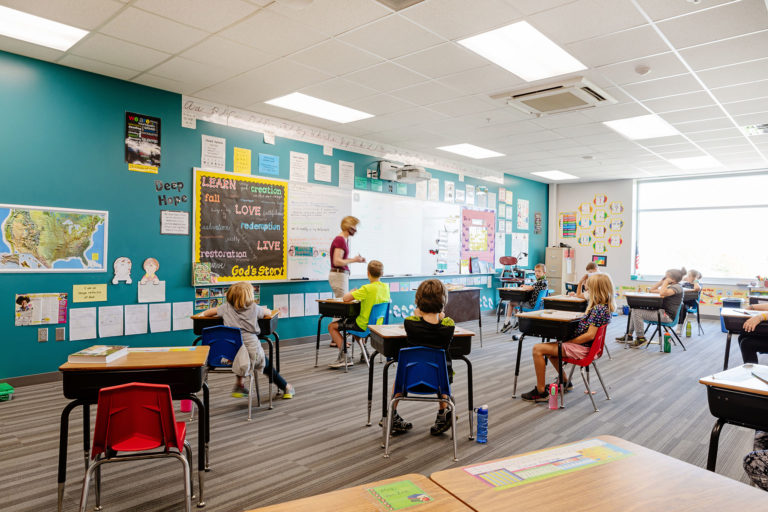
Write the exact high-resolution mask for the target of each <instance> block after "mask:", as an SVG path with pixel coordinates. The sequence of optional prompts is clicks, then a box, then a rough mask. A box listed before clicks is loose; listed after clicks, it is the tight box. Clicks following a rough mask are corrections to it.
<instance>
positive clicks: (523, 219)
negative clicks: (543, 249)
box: [517, 199, 528, 230]
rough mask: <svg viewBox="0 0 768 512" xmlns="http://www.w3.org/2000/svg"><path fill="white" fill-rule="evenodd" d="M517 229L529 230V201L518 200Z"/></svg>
mask: <svg viewBox="0 0 768 512" xmlns="http://www.w3.org/2000/svg"><path fill="white" fill-rule="evenodd" d="M517 229H524V230H527V229H528V200H527V199H518V200H517Z"/></svg>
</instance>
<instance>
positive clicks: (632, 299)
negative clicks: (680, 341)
mask: <svg viewBox="0 0 768 512" xmlns="http://www.w3.org/2000/svg"><path fill="white" fill-rule="evenodd" d="M625 297H626V299H627V305H628V306H629V307H630V309H647V310H649V311H656V317H657V320H658V322H659V325H661V309H662V304H663V302H664V297H662V296H661V295H659V294H658V293H648V292H627V293H626V294H625ZM631 322H632V312H631V311H630V312H629V315H627V332H626V334H627V335H628V334H629V331H630V328H631V326H630V323H631ZM657 330H658V331H659V352H663V351H664V343H662V335H661V331H662V330H661V328H659V329H657ZM650 343H651V340H650V338H649V339H648V344H650Z"/></svg>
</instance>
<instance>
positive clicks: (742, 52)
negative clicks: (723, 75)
mask: <svg viewBox="0 0 768 512" xmlns="http://www.w3.org/2000/svg"><path fill="white" fill-rule="evenodd" d="M664 1H666V0H664ZM766 48H768V30H764V31H762V32H757V33H754V34H748V35H745V36H741V37H734V38H731V39H724V40H722V41H717V42H715V43H709V44H702V45H699V46H693V47H691V48H686V49H682V50H680V55H682V57H683V59H685V61H686V62H687V63H688V65H689V66H691V68H692V69H695V70H699V69H707V68H713V67H718V66H727V65H729V64H734V63H737V62H745V61H748V60H755V59H760V58H763V57H765V54H766V50H765V49H766Z"/></svg>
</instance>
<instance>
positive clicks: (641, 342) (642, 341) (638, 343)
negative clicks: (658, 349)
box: [629, 336, 648, 348]
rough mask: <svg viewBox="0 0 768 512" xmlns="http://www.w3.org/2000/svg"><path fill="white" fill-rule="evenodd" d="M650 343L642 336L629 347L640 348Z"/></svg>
mask: <svg viewBox="0 0 768 512" xmlns="http://www.w3.org/2000/svg"><path fill="white" fill-rule="evenodd" d="M647 342H648V340H646V339H645V338H644V337H642V336H640V337H639V338H637V339H636V340H635V341H634V342H630V343H629V346H630V347H632V348H640V347H641V346H643V345H645V344H646V343H647Z"/></svg>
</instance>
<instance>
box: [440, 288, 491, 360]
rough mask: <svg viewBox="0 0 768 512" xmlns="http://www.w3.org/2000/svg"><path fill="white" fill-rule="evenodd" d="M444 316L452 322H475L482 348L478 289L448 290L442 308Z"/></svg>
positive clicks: (481, 316)
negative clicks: (446, 299) (445, 301)
mask: <svg viewBox="0 0 768 512" xmlns="http://www.w3.org/2000/svg"><path fill="white" fill-rule="evenodd" d="M443 312H444V313H445V316H447V317H450V318H452V319H453V321H454V322H456V323H457V324H458V323H461V322H469V321H471V320H477V326H478V332H479V333H480V346H481V347H482V346H483V314H482V311H481V310H480V288H474V287H466V286H465V287H463V288H455V289H453V290H451V289H449V290H448V302H447V303H446V304H445V308H443Z"/></svg>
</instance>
